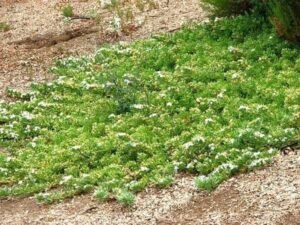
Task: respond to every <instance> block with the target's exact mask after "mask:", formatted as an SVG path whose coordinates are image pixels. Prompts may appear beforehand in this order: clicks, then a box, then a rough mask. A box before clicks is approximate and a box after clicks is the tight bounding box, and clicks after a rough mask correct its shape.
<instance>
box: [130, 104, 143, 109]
mask: <svg viewBox="0 0 300 225" xmlns="http://www.w3.org/2000/svg"><path fill="white" fill-rule="evenodd" d="M132 107H133V108H135V109H143V108H144V105H142V104H134V105H133V106H132Z"/></svg>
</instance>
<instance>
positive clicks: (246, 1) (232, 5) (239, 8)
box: [202, 0, 252, 16]
mask: <svg viewBox="0 0 300 225" xmlns="http://www.w3.org/2000/svg"><path fill="white" fill-rule="evenodd" d="M251 2H252V1H251V0H202V6H204V7H205V8H206V9H208V10H209V11H211V12H213V14H214V15H217V16H228V15H236V14H240V13H242V12H245V11H247V10H249V9H250V8H251V5H252V4H251Z"/></svg>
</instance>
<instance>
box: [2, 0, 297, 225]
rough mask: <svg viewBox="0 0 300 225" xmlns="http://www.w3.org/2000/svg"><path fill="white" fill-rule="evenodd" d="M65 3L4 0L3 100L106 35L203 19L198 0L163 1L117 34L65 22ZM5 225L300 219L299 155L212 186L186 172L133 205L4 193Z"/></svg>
mask: <svg viewBox="0 0 300 225" xmlns="http://www.w3.org/2000/svg"><path fill="white" fill-rule="evenodd" d="M62 2H63V1H58V0H51V1H47V0H18V1H17V0H0V21H1V22H7V23H9V24H11V26H12V29H11V30H10V31H8V32H0V99H7V98H6V96H5V89H6V88H7V87H14V88H17V89H21V90H24V89H27V88H28V86H29V85H30V83H31V82H33V81H38V82H44V81H47V80H50V79H53V77H52V76H51V74H49V73H48V69H49V67H50V66H51V64H52V63H53V60H55V59H59V58H63V57H67V56H70V55H73V56H77V55H81V54H92V53H93V52H94V51H95V50H96V49H97V48H98V47H99V46H100V45H101V44H102V43H103V42H115V41H118V40H125V41H131V40H135V39H138V38H145V37H148V36H149V35H151V34H153V33H157V32H167V31H174V30H176V29H178V28H179V27H180V26H181V24H183V23H189V22H191V21H195V20H196V21H201V20H203V19H204V18H205V15H204V13H203V11H202V10H201V9H200V8H199V6H198V0H170V2H169V6H167V5H166V1H160V7H159V8H158V9H156V10H152V11H149V12H145V13H140V14H139V15H138V17H139V18H142V19H143V20H144V23H143V24H142V25H141V26H138V27H136V28H135V29H134V31H133V32H132V33H131V34H130V35H126V34H122V35H121V36H120V37H115V36H113V35H111V34H110V33H108V32H106V31H105V29H104V30H103V29H102V28H100V26H99V24H98V23H97V22H95V21H93V20H74V21H72V22H71V23H66V22H64V20H63V17H62V16H61V11H60V10H59V8H60V7H61V5H62ZM70 2H71V3H72V5H73V6H74V11H75V13H76V14H78V15H85V14H86V13H87V12H88V11H89V10H90V9H93V8H94V9H97V10H99V9H98V5H97V3H96V0H77V1H70ZM99 13H100V14H101V18H102V20H103V24H104V28H105V26H106V25H107V23H108V21H109V19H110V18H111V15H110V14H109V13H108V12H107V11H105V10H99ZM74 34H75V35H74ZM53 40H54V41H53ZM0 151H1V149H0ZM0 224H1V225H2V224H3V225H11V224H14V225H17V224H22V225H23V224H80V225H81V224H107V225H110V224H116V225H119V224H124V225H125V224H126V225H127V224H184V225H185V224H205V225H206V224H224V225H227V224H245V225H248V224H251V225H252V224H253V225H255V224H257V225H261V224H272V225H273V224H274V225H276V224H278V225H279V224H280V225H296V224H300V155H299V154H298V155H296V154H294V153H290V154H289V155H287V156H282V155H281V156H278V157H276V159H275V160H274V163H273V164H272V165H271V166H269V167H267V168H265V169H263V170H259V171H255V172H252V173H249V174H242V175H239V176H236V177H234V178H232V179H230V180H228V181H227V182H225V183H224V184H222V185H221V186H220V187H219V188H218V189H217V190H215V191H214V192H212V193H206V192H202V191H198V190H196V189H195V187H194V177H193V176H191V175H187V174H181V175H179V176H178V177H177V179H176V183H175V184H174V185H173V186H172V187H170V188H168V189H163V190H158V189H153V188H148V189H147V190H145V191H143V192H141V193H139V194H138V196H137V201H136V203H135V205H134V206H133V207H131V208H124V207H122V206H120V205H119V204H117V203H116V202H114V201H112V202H107V203H99V202H96V201H95V200H93V198H92V197H91V196H90V195H83V196H76V197H74V198H73V199H70V200H66V201H64V202H62V203H59V204H54V205H50V206H49V205H41V204H38V203H36V201H35V200H34V199H33V198H32V197H27V198H14V199H2V200H0Z"/></svg>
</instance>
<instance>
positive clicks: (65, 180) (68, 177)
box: [59, 175, 73, 184]
mask: <svg viewBox="0 0 300 225" xmlns="http://www.w3.org/2000/svg"><path fill="white" fill-rule="evenodd" d="M72 178H73V177H72V175H70V176H64V177H63V178H62V180H61V181H60V182H59V184H64V183H66V182H68V181H69V180H71V179H72Z"/></svg>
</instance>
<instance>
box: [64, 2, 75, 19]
mask: <svg viewBox="0 0 300 225" xmlns="http://www.w3.org/2000/svg"><path fill="white" fill-rule="evenodd" d="M62 14H63V16H64V17H66V18H70V17H72V16H73V15H74V12H73V6H72V5H71V4H67V5H65V6H64V7H63V8H62Z"/></svg>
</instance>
